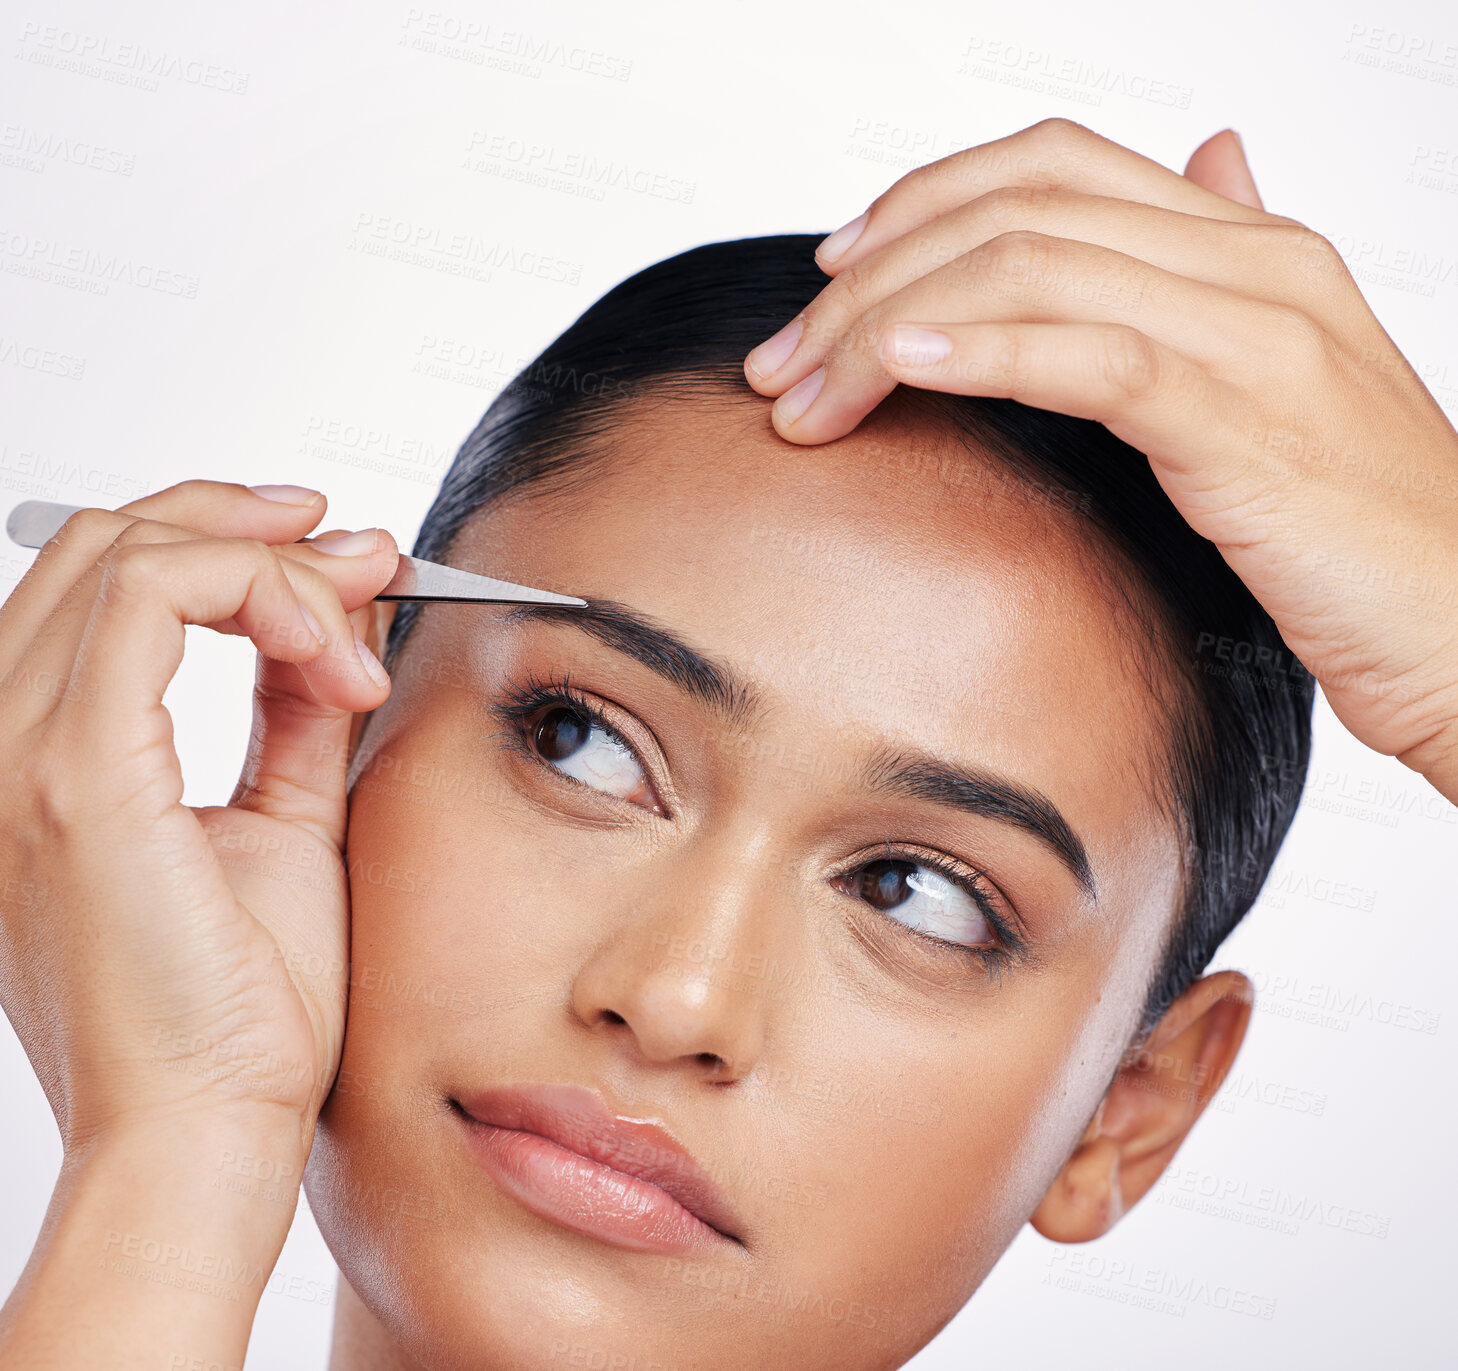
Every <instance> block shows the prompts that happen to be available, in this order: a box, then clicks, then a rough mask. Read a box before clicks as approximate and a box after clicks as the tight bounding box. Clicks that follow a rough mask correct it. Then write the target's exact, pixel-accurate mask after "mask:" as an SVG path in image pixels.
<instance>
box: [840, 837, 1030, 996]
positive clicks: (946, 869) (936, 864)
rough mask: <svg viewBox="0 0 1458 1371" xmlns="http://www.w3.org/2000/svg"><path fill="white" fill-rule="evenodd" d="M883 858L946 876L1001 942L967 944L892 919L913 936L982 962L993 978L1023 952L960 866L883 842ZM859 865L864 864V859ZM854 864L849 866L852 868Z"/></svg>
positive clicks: (979, 886) (1014, 935)
mask: <svg viewBox="0 0 1458 1371" xmlns="http://www.w3.org/2000/svg"><path fill="white" fill-rule="evenodd" d="M885 849H886V850H885V853H884V856H885V859H886V860H888V861H897V862H909V863H911V864H912V865H915V866H924V867H927V868H929V869H930V870H932V871H935V872H937V873H939V874H940V875H942V876H945V877H946V879H947V880H949V881H951V882H952V884H953V885H955V886H956V887H957V888H958V889H959V890H962V891H965V892H966V894H967V895H968V896H969V897H970V898H971V899H972V900H973V901H974V902H975V903H976V905H977V908H978V909H979V910H980V911H981V912H982V917H983V918H984V919H986V920H987V922H988V925H989V926H990V927H991V929H992V931H993V933H994V934H996V935H997V939H998V942H999V944H1000V946H997V947H968V946H967V945H966V943H955V942H953V941H952V940H951V939H950V938H939V937H938V936H937V935H936V934H935V933H928V932H926V931H925V930H924V929H919V928H912V927H911V926H910V925H909V924H902V923H900V921H899V920H892V922H894V923H897V924H898V925H899V926H900V927H901V928H903V929H905V930H906V932H908V933H910V934H911V935H912V936H913V937H916V938H920V939H921V940H922V941H923V942H927V943H930V944H931V945H932V946H933V947H935V948H936V949H937V950H938V951H945V952H950V953H951V954H952V955H954V956H955V957H957V958H958V959H959V960H961V961H964V962H970V961H972V960H973V959H975V960H977V961H979V962H981V963H982V965H983V967H984V969H985V970H986V971H987V972H988V973H989V975H990V976H991V977H992V979H993V980H994V981H996V980H997V979H998V978H999V977H1000V976H1001V974H1002V973H1003V972H1004V971H1005V970H1006V969H1007V968H1008V967H1010V966H1012V965H1013V964H1014V963H1015V962H1016V961H1018V959H1019V958H1020V957H1021V956H1022V954H1023V949H1024V946H1025V944H1024V940H1023V939H1022V938H1021V937H1020V936H1019V935H1018V934H1017V933H1015V932H1013V930H1012V929H1010V928H1009V927H1008V925H1007V920H1006V919H1004V918H1003V917H1002V916H1001V915H1000V914H999V913H998V912H997V911H996V910H995V909H994V908H993V907H992V901H991V899H990V898H989V897H988V895H987V892H986V891H985V890H984V889H983V888H982V884H981V882H980V880H978V879H975V878H973V877H969V876H967V875H966V874H965V873H964V872H963V871H961V870H960V869H959V868H957V867H955V866H953V865H951V864H950V863H949V862H945V861H939V860H938V859H937V858H935V857H931V856H928V855H927V854H925V853H921V852H907V851H902V850H898V849H897V848H896V847H895V845H894V844H892V843H889V842H888V843H887V844H886V845H885ZM860 865H865V863H864V862H862V863H860ZM855 869H856V868H855V867H852V868H851V870H852V871H854V870H855Z"/></svg>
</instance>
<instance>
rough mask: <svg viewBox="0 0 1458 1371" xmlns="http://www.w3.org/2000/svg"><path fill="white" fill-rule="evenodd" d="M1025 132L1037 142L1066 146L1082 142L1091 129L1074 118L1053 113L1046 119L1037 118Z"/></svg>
mask: <svg viewBox="0 0 1458 1371" xmlns="http://www.w3.org/2000/svg"><path fill="white" fill-rule="evenodd" d="M1026 132H1027V133H1029V134H1030V135H1032V136H1033V137H1034V138H1036V139H1037V140H1038V141H1039V142H1042V143H1048V144H1051V145H1052V146H1054V147H1066V146H1070V145H1072V144H1075V143H1081V142H1083V141H1084V140H1085V139H1087V138H1088V137H1089V136H1090V134H1091V133H1092V130H1091V129H1089V128H1087V127H1086V126H1085V125H1083V124H1080V123H1078V122H1077V121H1076V120H1073V119H1066V118H1064V117H1063V116H1062V115H1059V114H1055V115H1053V116H1051V117H1050V118H1048V119H1040V120H1038V122H1037V123H1036V124H1033V125H1032V126H1031V127H1030V128H1028V129H1027V130H1026Z"/></svg>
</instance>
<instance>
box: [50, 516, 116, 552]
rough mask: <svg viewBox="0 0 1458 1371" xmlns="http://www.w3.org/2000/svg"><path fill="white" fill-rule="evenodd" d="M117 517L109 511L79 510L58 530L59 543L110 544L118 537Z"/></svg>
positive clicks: (56, 535) (56, 534) (57, 538)
mask: <svg viewBox="0 0 1458 1371" xmlns="http://www.w3.org/2000/svg"><path fill="white" fill-rule="evenodd" d="M116 520H117V516H116V515H115V514H114V513H113V512H112V511H111V510H109V509H93V508H91V507H89V506H88V507H87V508H85V509H78V510H77V511H76V512H75V513H74V514H72V515H69V516H68V517H67V518H66V521H65V523H63V524H62V525H61V526H60V528H58V529H57V530H56V533H55V541H56V542H58V543H68V544H69V543H79V544H81V545H82V546H83V547H84V546H86V545H87V544H94V543H106V542H110V541H111V539H112V538H114V537H115V536H116Z"/></svg>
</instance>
